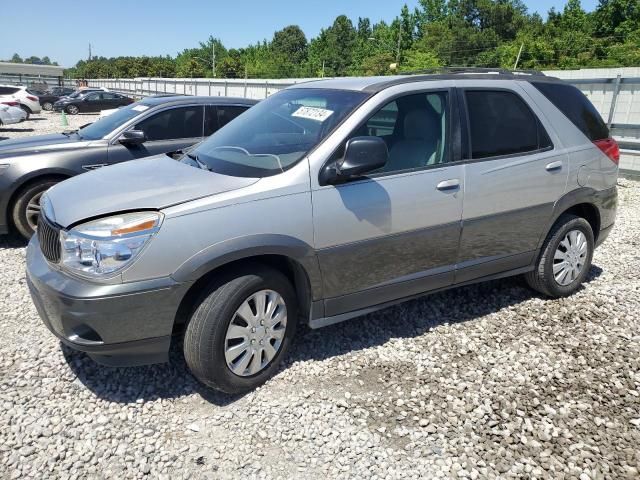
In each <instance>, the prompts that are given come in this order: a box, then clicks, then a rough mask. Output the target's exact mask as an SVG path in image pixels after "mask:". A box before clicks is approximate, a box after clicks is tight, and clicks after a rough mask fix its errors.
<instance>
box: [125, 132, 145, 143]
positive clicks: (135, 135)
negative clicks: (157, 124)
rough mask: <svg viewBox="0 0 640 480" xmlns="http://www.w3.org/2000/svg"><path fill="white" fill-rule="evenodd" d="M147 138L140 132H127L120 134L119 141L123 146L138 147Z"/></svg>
mask: <svg viewBox="0 0 640 480" xmlns="http://www.w3.org/2000/svg"><path fill="white" fill-rule="evenodd" d="M146 140H147V137H146V136H145V134H144V132H143V131H142V130H127V131H126V132H123V133H122V136H121V137H120V139H119V141H120V143H122V144H124V145H140V144H141V143H144V142H146Z"/></svg>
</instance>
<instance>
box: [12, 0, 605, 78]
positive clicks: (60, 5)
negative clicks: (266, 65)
mask: <svg viewBox="0 0 640 480" xmlns="http://www.w3.org/2000/svg"><path fill="white" fill-rule="evenodd" d="M405 3H406V4H407V5H408V6H409V8H410V9H411V10H413V8H414V7H415V6H417V5H418V0H375V1H373V2H365V1H362V0H360V1H349V0H322V1H317V0H262V1H260V0H235V1H225V2H222V1H216V0H177V1H176V0H173V1H171V2H169V1H168V0H128V1H127V0H109V1H108V2H93V1H89V2H78V1H73V0H56V1H54V2H52V1H51V0H46V1H45V0H30V1H27V2H25V1H22V2H11V8H10V9H4V10H7V12H5V13H8V12H10V14H9V15H7V17H10V18H3V21H2V22H1V23H2V27H0V59H9V58H11V56H12V55H13V54H14V53H18V54H19V55H20V56H21V57H23V58H26V57H29V56H31V55H35V56H38V57H44V56H45V55H46V56H49V58H50V59H51V60H52V61H57V62H58V63H59V64H61V65H63V66H65V67H72V66H74V65H75V64H76V62H77V61H78V60H80V59H86V58H87V56H88V53H89V42H91V45H92V50H93V54H94V55H99V56H105V57H115V56H120V55H133V56H137V55H149V56H153V55H172V56H175V55H176V54H177V53H178V52H180V51H182V50H184V49H185V48H191V47H196V46H198V43H199V42H200V41H204V40H206V39H207V38H209V35H213V36H215V37H218V38H220V39H221V40H222V43H223V44H224V45H225V46H226V47H227V48H239V47H244V46H246V45H249V44H250V43H256V42H259V41H262V40H264V39H267V40H269V39H271V37H272V35H273V32H274V31H276V30H279V29H281V28H283V27H285V26H287V25H291V24H295V25H299V26H300V27H301V28H302V30H303V31H304V32H305V34H306V35H307V38H309V39H310V38H312V37H314V36H316V35H317V34H318V33H319V32H320V29H321V28H323V27H328V26H330V25H331V23H332V22H333V20H334V19H335V17H337V16H338V15H341V14H345V15H347V16H348V17H349V18H351V19H352V20H353V21H354V24H355V22H356V21H357V19H358V17H359V16H361V17H369V18H370V19H371V21H372V22H373V23H375V22H376V21H379V20H386V21H391V20H393V18H394V17H396V16H397V15H398V14H399V13H400V9H401V8H402V5H403V4H405ZM525 3H526V4H527V6H528V8H529V11H536V12H538V13H540V14H541V15H542V16H543V17H546V12H547V11H548V10H549V9H550V8H551V7H556V9H559V10H562V8H563V7H564V4H565V3H566V0H525ZM596 4H597V0H582V6H583V8H585V9H586V10H587V11H591V10H593V9H594V8H595V6H596Z"/></svg>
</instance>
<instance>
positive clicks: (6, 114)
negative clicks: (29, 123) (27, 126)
mask: <svg viewBox="0 0 640 480" xmlns="http://www.w3.org/2000/svg"><path fill="white" fill-rule="evenodd" d="M12 104H13V105H12ZM19 105H20V104H19V103H18V102H7V103H0V126H2V125H12V124H14V123H20V122H23V121H24V120H25V119H26V118H27V114H26V113H25V111H24V110H22V109H21V108H20V106H19Z"/></svg>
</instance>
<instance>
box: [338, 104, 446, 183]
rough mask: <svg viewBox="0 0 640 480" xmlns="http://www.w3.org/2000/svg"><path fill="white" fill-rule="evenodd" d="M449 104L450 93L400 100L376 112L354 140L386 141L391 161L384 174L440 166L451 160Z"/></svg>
mask: <svg viewBox="0 0 640 480" xmlns="http://www.w3.org/2000/svg"><path fill="white" fill-rule="evenodd" d="M447 105H448V95H447V93H446V92H429V93H419V94H415V95H407V96H405V97H400V98H398V99H396V100H393V101H392V102H389V103H387V104H386V105H385V106H383V107H382V108H381V109H380V110H378V111H377V112H376V113H374V114H373V115H372V116H371V117H370V118H369V119H368V120H367V121H366V122H365V123H364V124H363V125H362V126H361V127H360V128H358V129H357V130H356V131H355V132H354V133H353V134H352V135H351V138H353V137H361V136H374V137H380V138H382V139H383V140H384V141H385V143H386V144H387V148H388V149H389V160H388V161H387V164H386V165H385V166H384V167H383V168H382V169H380V172H399V171H402V170H411V169H415V168H424V167H427V166H430V165H438V164H440V163H443V162H445V161H446V158H447V155H446V154H447V152H446V149H447V122H448V107H447ZM343 150H344V148H343ZM342 154H343V152H339V154H338V156H342Z"/></svg>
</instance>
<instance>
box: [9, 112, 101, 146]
mask: <svg viewBox="0 0 640 480" xmlns="http://www.w3.org/2000/svg"><path fill="white" fill-rule="evenodd" d="M97 118H98V114H94V113H81V114H79V115H67V123H68V124H69V125H68V126H66V127H65V126H63V125H62V114H60V113H55V112H45V111H42V113H39V114H37V115H31V118H30V119H29V120H27V121H26V122H22V123H16V124H13V125H5V126H0V140H6V139H8V138H18V137H30V136H31V135H45V134H47V133H58V132H63V131H65V130H75V129H76V128H79V127H81V126H82V125H84V124H86V123H91V122H94V121H95V120H96V119H97Z"/></svg>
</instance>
